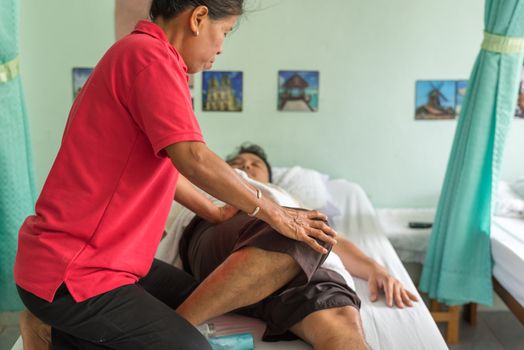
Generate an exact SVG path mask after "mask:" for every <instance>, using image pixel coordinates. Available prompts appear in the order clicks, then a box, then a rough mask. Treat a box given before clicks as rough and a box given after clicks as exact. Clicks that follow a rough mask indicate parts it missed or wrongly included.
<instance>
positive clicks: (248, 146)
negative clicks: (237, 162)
mask: <svg viewBox="0 0 524 350" xmlns="http://www.w3.org/2000/svg"><path fill="white" fill-rule="evenodd" d="M242 153H250V154H254V155H255V156H257V157H258V158H260V159H262V161H263V162H264V164H266V167H267V172H268V173H269V182H273V173H272V171H271V165H269V162H268V161H267V156H266V152H264V149H263V148H262V147H260V146H259V145H256V144H254V143H250V142H244V143H243V144H241V145H240V146H238V147H237V149H236V151H235V153H232V154H230V155H228V156H227V157H226V162H227V163H230V162H232V161H233V160H234V159H235V158H236V157H238V156H239V155H241V154H242Z"/></svg>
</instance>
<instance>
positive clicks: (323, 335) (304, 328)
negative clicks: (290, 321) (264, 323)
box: [291, 306, 364, 345]
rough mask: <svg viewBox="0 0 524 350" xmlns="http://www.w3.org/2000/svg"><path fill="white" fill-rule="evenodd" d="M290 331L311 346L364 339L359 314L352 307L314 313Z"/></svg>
mask: <svg viewBox="0 0 524 350" xmlns="http://www.w3.org/2000/svg"><path fill="white" fill-rule="evenodd" d="M291 330H292V331H293V332H295V334H297V335H298V336H299V337H302V338H305V340H307V341H308V342H310V343H311V344H313V345H316V344H326V343H338V342H345V341H347V340H348V339H355V338H362V339H363V337H364V334H363V331H362V322H361V319H360V312H359V311H358V309H356V308H354V307H353V306H343V307H339V308H332V309H325V310H320V311H316V312H314V313H312V314H310V315H308V316H307V317H306V318H304V319H303V320H302V321H301V322H299V323H298V324H297V325H295V326H293V328H292V329H291Z"/></svg>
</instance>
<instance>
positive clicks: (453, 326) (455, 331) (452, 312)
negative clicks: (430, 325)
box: [430, 300, 461, 344]
mask: <svg viewBox="0 0 524 350" xmlns="http://www.w3.org/2000/svg"><path fill="white" fill-rule="evenodd" d="M441 306H442V305H441V304H440V303H439V302H438V301H436V300H431V306H430V308H431V316H433V319H434V320H435V322H437V323H438V322H444V323H446V325H447V332H446V342H447V343H448V344H455V343H458V341H459V327H460V308H461V307H460V305H454V306H448V309H447V310H446V311H442V310H441Z"/></svg>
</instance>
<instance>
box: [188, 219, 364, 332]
mask: <svg viewBox="0 0 524 350" xmlns="http://www.w3.org/2000/svg"><path fill="white" fill-rule="evenodd" d="M319 243H320V244H321V245H323V246H324V247H325V248H327V249H328V250H331V246H330V245H327V244H326V243H324V242H320V241H319ZM244 247H255V248H259V249H263V250H266V251H272V252H279V253H283V254H287V255H289V256H291V257H292V258H293V259H294V260H295V261H296V262H297V263H298V265H299V266H300V268H301V273H300V274H299V275H298V276H297V277H296V278H294V279H293V280H291V281H290V282H289V283H288V284H286V285H285V286H284V287H283V288H281V289H280V290H278V291H276V292H274V293H273V294H272V295H270V296H269V297H267V298H265V299H264V300H262V301H260V302H258V303H256V304H254V305H250V306H247V307H244V308H242V309H239V310H236V312H237V313H240V314H243V315H245V316H251V317H255V318H259V319H261V320H263V321H265V322H266V324H267V329H266V332H265V333H264V336H263V340H265V341H277V340H291V339H297V337H296V336H295V335H294V334H292V333H291V332H289V331H288V329H289V328H290V327H291V326H293V325H294V324H296V323H297V322H299V321H301V320H302V319H304V318H305V317H306V316H307V315H309V314H311V313H313V312H315V311H319V310H324V309H329V308H336V307H343V306H353V307H355V308H357V309H360V299H359V298H358V296H357V294H356V293H355V291H354V290H352V289H351V288H350V287H349V286H348V285H347V284H346V282H345V281H344V279H343V278H342V276H340V275H339V274H338V273H336V272H334V271H332V270H328V269H324V268H322V267H320V266H321V265H322V263H323V262H324V260H325V259H326V257H327V254H325V255H323V254H320V253H318V252H316V251H314V250H313V249H312V248H310V247H309V246H308V245H307V244H305V243H303V242H298V241H295V240H292V239H289V238H287V237H284V236H283V235H281V234H280V233H278V232H277V231H275V230H274V229H273V228H271V226H269V225H268V224H267V223H265V222H264V221H262V220H258V219H256V218H252V217H249V216H248V215H246V214H245V213H238V214H237V215H235V216H234V217H233V218H231V219H229V220H228V221H226V222H223V223H220V224H211V223H209V222H207V221H205V220H203V219H201V218H199V217H195V218H194V219H193V220H192V221H191V223H190V224H189V225H188V227H187V228H186V229H185V230H184V234H183V236H182V238H181V240H180V257H181V259H182V262H183V265H184V269H185V270H186V271H187V272H189V273H191V274H192V275H193V276H194V277H195V278H196V279H197V280H198V281H202V280H204V279H205V278H206V277H207V276H208V275H209V274H211V272H213V270H215V269H216V268H217V267H218V266H219V265H220V264H221V263H222V262H223V261H224V260H226V259H227V257H229V256H230V255H231V254H232V253H234V252H235V251H237V250H239V249H242V248H244Z"/></svg>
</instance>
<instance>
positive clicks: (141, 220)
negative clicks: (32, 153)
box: [15, 0, 335, 350]
mask: <svg viewBox="0 0 524 350" xmlns="http://www.w3.org/2000/svg"><path fill="white" fill-rule="evenodd" d="M242 7H243V0H221V1H219V0H153V2H152V5H151V11H150V14H151V19H152V22H149V21H141V22H139V23H138V24H137V26H136V28H135V30H134V31H133V32H132V33H131V34H130V35H128V36H126V37H125V38H123V39H122V40H120V41H118V42H117V43H115V44H114V45H113V46H112V47H111V48H110V49H109V50H108V52H107V53H106V54H105V55H104V57H102V59H101V60H100V62H99V63H98V64H97V66H96V68H95V69H94V71H93V73H92V74H91V76H90V78H89V79H88V81H87V82H86V84H85V86H84V87H83V88H82V90H81V92H80V94H79V95H78V97H77V98H76V100H75V102H74V104H73V107H72V108H71V112H70V115H69V118H68V121H67V125H66V128H65V131H64V134H63V139H62V144H61V147H60V150H59V152H58V154H57V157H56V159H55V162H54V164H53V167H52V169H51V171H50V173H49V175H48V178H47V180H46V182H45V184H44V187H43V189H42V193H41V194H40V197H39V199H38V201H37V203H36V208H35V214H34V215H31V216H29V217H28V218H27V219H26V220H25V222H24V223H23V225H22V227H21V229H20V233H19V245H18V252H17V257H16V262H15V281H16V284H17V286H18V290H19V294H20V297H21V299H22V301H23V302H24V304H25V305H26V307H27V308H28V310H29V311H31V312H32V313H33V314H34V315H36V317H38V318H39V319H41V320H42V321H44V322H45V323H47V324H50V325H51V326H52V340H53V347H54V348H57V349H61V348H64V349H65V348H67V349H70V348H79V349H99V348H104V349H106V348H110V349H145V348H147V349H172V348H173V346H176V348H177V349H199V350H200V349H208V348H209V345H207V342H206V341H205V339H204V338H203V337H202V336H201V335H200V334H199V333H198V332H197V331H196V329H195V328H194V327H192V325H196V324H198V323H200V322H202V321H204V320H206V319H208V318H210V317H213V316H216V315H218V314H221V313H224V312H227V311H230V310H232V309H236V308H238V307H241V306H244V305H248V304H249V303H252V302H253V300H252V297H250V296H249V295H247V293H246V295H245V296H243V295H242V294H241V295H238V294H234V293H225V292H221V291H223V290H224V282H223V281H222V279H221V278H219V277H220V276H218V277H217V276H215V278H210V279H209V281H207V282H204V283H203V284H202V285H201V286H200V287H198V288H197V289H196V290H195V288H196V283H195V281H194V280H193V279H192V278H191V277H190V276H188V275H186V274H184V273H183V272H181V271H179V270H177V269H175V268H173V267H171V266H168V265H166V264H162V263H160V262H158V261H154V259H153V257H154V254H155V251H156V249H157V246H158V243H159V241H160V238H161V235H162V232H163V228H164V224H165V221H166V218H167V215H168V212H169V208H170V206H171V202H172V200H173V196H174V192H175V186H176V184H177V180H178V177H179V172H180V173H181V174H183V175H184V176H185V177H186V178H187V179H188V180H189V181H190V182H191V183H193V184H194V185H196V186H198V187H200V188H201V189H203V190H204V191H206V192H207V193H210V194H211V195H213V196H214V197H216V198H219V199H221V200H223V201H224V202H226V203H229V205H230V206H226V207H224V208H221V209H220V208H217V209H216V210H212V211H211V212H209V211H208V210H209V208H208V206H206V205H201V206H200V205H199V203H198V202H195V200H194V199H193V198H192V197H191V196H185V195H184V193H185V192H186V191H185V190H184V186H187V185H184V184H185V183H186V182H185V181H181V182H179V184H180V186H179V188H177V198H180V201H181V202H182V204H184V205H186V206H192V207H193V208H195V207H196V209H195V211H196V212H197V213H199V214H202V216H203V217H206V215H207V216H208V217H211V218H212V219H214V220H216V221H221V220H225V219H227V218H228V217H230V216H231V215H232V214H234V212H235V209H233V208H238V209H239V210H242V211H244V212H246V213H249V214H250V215H252V216H256V217H258V218H259V219H261V220H264V221H265V222H267V223H268V224H269V225H270V226H271V227H273V228H274V229H275V230H276V231H278V232H280V233H281V234H283V235H284V236H286V237H288V238H290V239H295V240H299V241H303V242H305V243H307V244H308V245H310V246H311V247H312V248H313V249H315V250H317V251H319V252H321V253H326V252H327V250H326V247H325V245H326V244H325V243H327V244H328V245H329V244H333V243H334V242H335V241H334V238H333V236H334V235H335V233H334V231H333V230H332V229H330V228H329V227H328V226H327V225H325V224H324V223H323V222H322V221H319V220H315V219H319V218H320V219H325V216H324V215H323V214H320V213H318V212H299V211H295V210H291V209H285V208H282V207H280V206H278V205H276V204H274V203H273V202H272V201H270V200H267V199H266V198H263V197H261V194H260V192H257V191H256V190H255V189H254V188H252V187H251V186H250V185H248V184H247V183H246V182H244V181H243V180H242V179H241V178H240V177H239V176H238V175H237V174H236V173H235V172H234V171H233V170H232V169H231V168H230V167H229V166H228V165H227V164H226V163H225V162H224V161H223V160H221V159H220V157H218V156H217V155H216V154H214V153H213V152H212V151H210V150H209V149H208V148H207V146H206V145H205V143H204V141H203V137H202V133H201V131H200V127H199V125H198V122H197V120H196V118H195V116H194V113H193V110H192V104H191V97H190V93H189V89H188V86H187V73H191V74H192V73H196V72H199V71H202V70H204V69H209V68H211V66H212V64H213V62H214V60H215V58H216V56H217V55H219V54H220V53H221V51H222V45H223V41H224V37H225V36H226V35H227V33H228V32H230V31H231V29H232V28H233V26H234V25H235V23H236V21H237V18H238V16H240V15H241V14H242ZM321 243H322V244H321ZM328 248H329V247H328ZM257 259H258V260H256V262H257V263H260V264H261V266H265V265H264V264H267V266H271V267H272V268H273V269H276V270H277V271H281V272H282V273H279V274H276V275H277V276H275V274H273V275H272V276H270V277H271V278H268V281H267V283H263V284H262V285H263V288H262V289H267V291H271V289H273V290H276V289H278V288H279V287H280V286H281V285H283V283H285V282H286V281H287V280H289V279H290V278H292V277H293V274H294V273H296V270H295V269H288V265H282V266H276V265H274V263H273V265H272V260H274V259H272V258H271V256H260V257H259V258H257ZM263 259H266V260H263ZM228 268H229V270H228ZM247 268H249V264H241V266H238V264H237V265H235V264H233V265H231V266H230V267H227V266H226V268H225V271H226V273H228V274H233V273H236V274H238V275H239V276H242V269H247ZM237 270H239V271H237ZM241 287H242V283H241V282H239V288H241ZM244 287H245V286H244ZM193 290H195V291H194V293H193V294H192V295H191V297H190V298H189V299H188V300H187V301H186V302H184V304H183V305H182V306H180V304H181V303H182V301H184V300H185V299H186V297H187V296H188V295H189V294H191V293H192V292H193ZM209 296H212V298H211V299H210V298H209ZM201 300H207V303H206V302H201ZM176 308H178V313H177V312H175V309H176ZM22 331H23V329H22ZM175 344H176V345H175Z"/></svg>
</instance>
